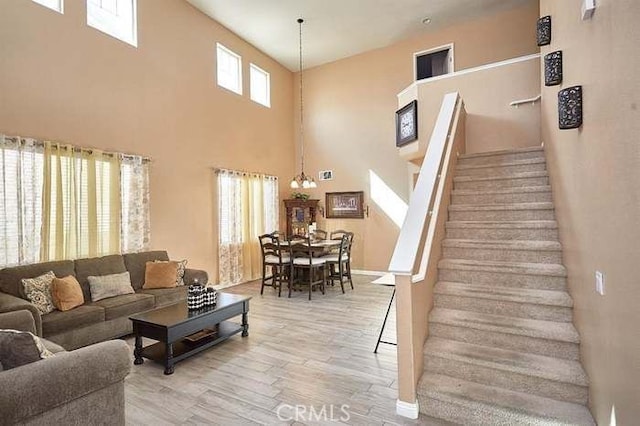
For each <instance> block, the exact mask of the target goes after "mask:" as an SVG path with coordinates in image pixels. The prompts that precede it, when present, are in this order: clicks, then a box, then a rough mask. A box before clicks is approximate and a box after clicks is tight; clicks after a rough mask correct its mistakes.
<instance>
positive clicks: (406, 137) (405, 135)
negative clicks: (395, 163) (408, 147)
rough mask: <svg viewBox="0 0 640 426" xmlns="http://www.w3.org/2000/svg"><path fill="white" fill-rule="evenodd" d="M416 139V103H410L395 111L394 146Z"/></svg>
mask: <svg viewBox="0 0 640 426" xmlns="http://www.w3.org/2000/svg"><path fill="white" fill-rule="evenodd" d="M416 139H418V101H415V100H414V101H411V102H410V103H408V104H407V105H405V106H403V107H402V108H400V109H399V110H398V111H396V146H402V145H405V144H407V143H409V142H412V141H415V140H416Z"/></svg>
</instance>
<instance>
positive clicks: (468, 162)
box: [458, 151, 544, 166]
mask: <svg viewBox="0 0 640 426" xmlns="http://www.w3.org/2000/svg"><path fill="white" fill-rule="evenodd" d="M530 158H544V152H542V151H532V152H514V153H508V154H498V155H488V156H484V157H473V158H460V159H459V160H458V164H459V165H465V166H483V165H487V164H504V163H512V162H514V161H518V160H528V159H530Z"/></svg>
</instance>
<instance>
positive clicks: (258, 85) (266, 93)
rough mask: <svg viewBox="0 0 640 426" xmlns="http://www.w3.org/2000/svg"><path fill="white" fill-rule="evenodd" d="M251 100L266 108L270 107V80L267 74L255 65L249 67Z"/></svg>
mask: <svg viewBox="0 0 640 426" xmlns="http://www.w3.org/2000/svg"><path fill="white" fill-rule="evenodd" d="M249 78H250V80H251V100H252V101H254V102H257V103H259V104H261V105H264V106H266V107H267V108H270V107H271V78H270V76H269V73H268V72H266V71H265V70H263V69H262V68H260V67H258V66H257V65H254V64H250V65H249Z"/></svg>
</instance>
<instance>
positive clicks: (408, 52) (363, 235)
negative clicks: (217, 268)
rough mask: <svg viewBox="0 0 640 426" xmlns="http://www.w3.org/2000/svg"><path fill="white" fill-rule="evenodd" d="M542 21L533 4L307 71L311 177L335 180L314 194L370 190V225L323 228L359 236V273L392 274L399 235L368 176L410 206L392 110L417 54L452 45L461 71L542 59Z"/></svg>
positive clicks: (339, 223) (354, 223) (321, 223)
mask: <svg viewBox="0 0 640 426" xmlns="http://www.w3.org/2000/svg"><path fill="white" fill-rule="evenodd" d="M537 15H538V3H537V1H532V2H531V3H530V4H529V5H527V6H525V7H520V8H517V9H513V10H510V11H507V12H503V13H500V14H497V15H494V16H492V17H486V18H482V19H477V20H474V21H469V22H464V23H461V24H457V25H454V26H451V27H448V28H444V29H440V30H437V31H435V32H432V33H429V32H425V34H424V35H423V36H420V37H417V38H413V39H409V40H406V41H403V42H400V43H397V44H395V45H393V46H389V47H386V48H382V49H377V50H373V51H370V52H366V53H363V54H360V55H357V56H353V57H351V58H347V59H343V60H340V61H336V62H333V63H330V64H326V65H323V66H319V67H316V68H313V69H310V70H308V71H306V72H305V74H304V84H305V87H304V106H305V143H306V145H305V154H306V155H305V157H306V166H305V172H308V173H310V174H313V175H314V177H316V178H317V173H318V171H320V170H324V169H332V170H333V171H334V174H335V178H334V180H333V181H330V182H322V183H320V185H319V187H318V189H317V190H314V191H310V192H311V194H312V196H313V198H320V199H321V200H322V204H324V193H325V192H332V191H359V190H364V191H365V199H366V202H367V203H368V204H369V207H370V216H369V217H368V218H366V219H364V220H353V219H352V220H349V221H338V220H328V221H325V220H322V219H321V218H320V219H321V220H320V221H319V226H320V227H322V228H326V229H329V230H331V229H337V228H341V227H344V228H347V229H350V230H352V231H354V232H355V233H356V240H355V246H354V258H353V264H354V267H355V268H357V269H366V270H378V271H382V270H386V269H387V267H388V263H389V259H390V257H391V252H392V250H393V247H394V244H395V241H396V238H397V235H398V226H397V225H395V224H394V223H393V222H392V221H391V220H390V219H389V218H388V217H387V216H386V215H385V213H384V212H383V211H382V209H380V207H379V206H377V205H375V203H373V202H372V201H371V200H370V199H369V192H370V188H369V170H373V171H374V172H375V173H376V174H377V175H378V176H379V177H380V178H381V179H382V180H383V181H384V182H385V183H386V184H387V185H388V186H389V187H390V188H391V189H392V190H393V191H394V192H396V193H397V194H398V195H399V196H400V197H401V198H402V199H404V201H408V197H409V177H408V176H409V174H408V170H407V163H406V161H404V160H402V159H401V158H400V157H399V156H398V153H397V150H396V148H395V133H394V132H395V130H394V111H395V110H396V109H397V98H396V95H397V94H398V93H399V92H400V91H402V90H403V89H404V88H405V87H407V86H408V85H409V84H411V83H412V81H413V68H412V60H413V53H414V52H418V51H422V50H425V49H429V48H432V47H436V46H441V45H444V44H448V43H454V44H455V66H456V69H464V68H471V67H474V66H478V65H483V64H487V63H492V62H496V61H500V60H503V59H507V58H514V57H518V56H523V55H527V54H531V53H536V52H537V51H538V48H537V46H536V44H535V37H534V34H535V21H536V19H537ZM294 84H295V83H294ZM296 103H297V99H296ZM295 119H296V120H297V115H296V117H295ZM294 126H295V123H294ZM297 168H299V165H298V166H297Z"/></svg>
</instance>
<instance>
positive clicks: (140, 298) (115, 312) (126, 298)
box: [94, 293, 155, 321]
mask: <svg viewBox="0 0 640 426" xmlns="http://www.w3.org/2000/svg"><path fill="white" fill-rule="evenodd" d="M94 304H95V305H97V306H100V307H102V308H104V311H105V318H106V320H107V321H109V320H112V319H114V318H120V317H124V316H127V315H131V314H137V313H138V312H142V311H146V310H149V309H152V308H153V307H154V306H155V297H153V296H152V295H151V294H141V293H136V294H125V295H123V296H116V297H110V298H108V299H103V300H100V301H98V302H95V303H94Z"/></svg>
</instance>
